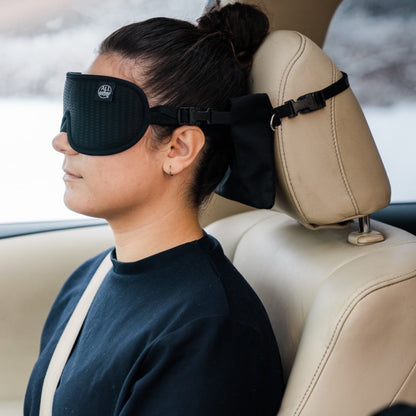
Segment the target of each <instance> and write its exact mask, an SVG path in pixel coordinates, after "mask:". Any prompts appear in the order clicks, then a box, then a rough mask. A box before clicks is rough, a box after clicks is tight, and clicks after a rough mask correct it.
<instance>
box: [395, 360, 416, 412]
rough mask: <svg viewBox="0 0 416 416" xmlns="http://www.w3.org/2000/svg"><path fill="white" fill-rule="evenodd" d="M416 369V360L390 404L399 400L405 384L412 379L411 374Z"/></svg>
mask: <svg viewBox="0 0 416 416" xmlns="http://www.w3.org/2000/svg"><path fill="white" fill-rule="evenodd" d="M415 370H416V361H415V363H414V364H413V366H412V368H411V369H410V371H409V374H408V375H407V376H406V378H405V379H404V380H403V383H402V385H401V386H400V388H399V390H397V393H396V394H395V395H394V397H393V400H392V401H391V402H390V404H389V406H392V405H393V404H394V403H395V401H396V400H397V398H398V397H399V394H400V393H401V392H402V391H403V389H404V386H405V385H406V383H407V381H408V380H409V379H410V377H411V375H412V373H413V372H415Z"/></svg>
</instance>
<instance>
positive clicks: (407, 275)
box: [294, 269, 416, 416]
mask: <svg viewBox="0 0 416 416" xmlns="http://www.w3.org/2000/svg"><path fill="white" fill-rule="evenodd" d="M415 274H416V269H413V270H412V271H410V272H407V273H404V274H401V275H398V276H395V277H392V278H390V279H387V280H383V281H382V282H377V283H376V284H372V285H370V286H368V287H366V288H364V289H363V290H361V291H360V292H359V293H357V294H356V295H355V296H354V297H353V298H352V299H351V301H350V302H349V303H348V305H347V307H346V308H345V310H344V312H343V313H342V315H341V317H340V318H339V319H338V322H337V324H336V325H335V329H334V331H333V334H332V336H331V339H330V341H329V343H328V345H327V347H326V348H325V351H324V353H323V355H322V358H321V360H320V361H319V364H318V366H317V368H316V370H315V372H314V374H313V376H312V379H311V381H310V383H309V385H308V387H307V388H306V391H305V393H304V395H303V396H302V399H301V400H300V402H299V404H298V406H297V407H296V410H295V412H294V416H298V415H300V413H301V412H302V410H303V409H304V407H305V405H306V401H307V399H308V398H309V397H310V395H311V394H312V391H313V389H314V387H315V386H316V383H317V381H318V380H319V378H320V376H321V375H322V372H323V370H324V369H325V365H326V363H327V362H328V360H329V358H330V353H331V352H332V351H333V350H334V348H335V346H336V342H337V340H338V339H339V337H340V335H341V332H342V329H343V327H344V325H345V322H346V321H347V319H348V317H349V315H351V313H352V312H353V310H354V308H355V307H356V306H357V304H358V302H359V301H360V300H362V299H364V298H365V297H367V296H369V295H370V294H372V293H374V292H376V291H377V290H380V289H383V288H385V287H388V286H392V285H395V284H399V283H402V282H405V281H407V280H410V279H414V278H416V276H415Z"/></svg>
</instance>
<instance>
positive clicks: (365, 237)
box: [348, 215, 385, 246]
mask: <svg viewBox="0 0 416 416" xmlns="http://www.w3.org/2000/svg"><path fill="white" fill-rule="evenodd" d="M384 240H385V237H384V235H383V234H381V233H380V232H378V231H372V230H371V222H370V216H369V215H366V216H364V217H360V218H358V231H354V232H352V233H350V234H349V235H348V242H349V243H351V244H354V245H356V246H366V245H369V244H374V243H380V242H381V241H384Z"/></svg>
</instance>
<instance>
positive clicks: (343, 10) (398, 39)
mask: <svg viewBox="0 0 416 416" xmlns="http://www.w3.org/2000/svg"><path fill="white" fill-rule="evenodd" d="M415 39H416V2H415V1H414V0H396V1H394V2H392V1H390V0H344V1H343V2H342V3H341V5H340V7H339V8H338V10H337V12H336V13H335V16H334V18H333V20H332V22H331V25H330V28H329V31H328V34H327V38H326V42H325V46H324V50H325V51H326V52H327V54H328V55H329V56H330V57H331V58H332V59H333V60H334V61H335V63H336V64H337V65H338V67H339V68H340V69H341V70H342V71H344V72H347V73H348V76H349V79H350V84H351V87H352V90H353V91H354V93H355V95H356V96H357V98H358V100H359V102H360V103H361V105H362V106H363V110H364V114H365V116H366V118H367V121H368V123H369V126H370V129H371V131H372V133H373V136H374V139H375V141H376V144H377V147H378V149H379V152H380V155H381V157H382V159H383V162H384V165H385V167H386V170H387V173H388V176H389V179H390V183H391V187H392V201H393V202H411V201H416V181H415V178H416V163H415V162H414V158H415V154H416V141H415V140H414V132H413V131H414V126H413V124H414V120H415V118H416V43H415Z"/></svg>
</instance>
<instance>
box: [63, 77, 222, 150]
mask: <svg viewBox="0 0 416 416" xmlns="http://www.w3.org/2000/svg"><path fill="white" fill-rule="evenodd" d="M229 123H230V115H229V113H228V112H222V111H215V110H211V109H207V110H199V109H196V108H194V107H180V108H174V107H170V106H158V107H154V108H152V109H151V108H150V107H149V103H148V101H147V97H146V95H145V93H144V92H143V90H142V89H141V88H140V87H138V86H137V85H135V84H133V83H131V82H129V81H126V80H123V79H119V78H113V77H108V76H102V75H87V74H81V73H75V72H69V73H67V75H66V83H65V89H64V116H63V119H62V124H61V129H60V131H61V132H66V133H67V134H68V141H69V144H70V145H71V147H72V148H73V149H74V150H76V151H77V152H79V153H83V154H87V155H96V156H103V155H111V154H115V153H120V152H122V151H124V150H126V149H128V148H129V147H131V146H133V145H134V144H136V143H137V142H138V141H139V140H140V139H141V138H142V137H143V135H144V133H145V132H146V130H147V128H148V127H149V124H158V125H165V126H180V125H184V124H188V125H190V124H195V125H201V126H202V125H221V124H223V125H227V124H229Z"/></svg>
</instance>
